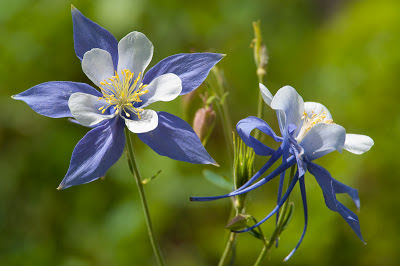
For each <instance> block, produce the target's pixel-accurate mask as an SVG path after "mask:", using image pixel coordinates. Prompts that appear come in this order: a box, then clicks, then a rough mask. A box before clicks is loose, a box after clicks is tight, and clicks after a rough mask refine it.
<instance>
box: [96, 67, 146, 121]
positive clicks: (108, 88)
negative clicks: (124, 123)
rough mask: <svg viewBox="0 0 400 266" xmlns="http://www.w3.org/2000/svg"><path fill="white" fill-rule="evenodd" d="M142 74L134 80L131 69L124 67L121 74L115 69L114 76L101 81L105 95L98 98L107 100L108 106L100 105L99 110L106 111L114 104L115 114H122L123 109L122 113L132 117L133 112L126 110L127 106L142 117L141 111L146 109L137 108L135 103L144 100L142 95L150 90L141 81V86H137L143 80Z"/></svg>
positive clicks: (102, 91) (101, 88)
mask: <svg viewBox="0 0 400 266" xmlns="http://www.w3.org/2000/svg"><path fill="white" fill-rule="evenodd" d="M141 76H142V73H141V72H140V73H139V74H138V76H137V77H136V78H135V79H134V80H133V77H134V73H132V72H131V71H130V70H129V69H124V70H121V73H120V75H119V74H118V72H117V71H115V73H114V76H112V77H110V78H107V79H105V80H104V81H102V82H100V85H102V86H101V87H100V90H101V93H102V94H103V97H99V99H98V100H101V99H103V100H105V101H106V102H107V106H106V105H104V106H103V107H100V108H99V111H102V113H104V112H105V110H106V109H107V108H109V107H110V106H113V108H114V110H115V114H121V109H122V113H124V114H125V115H126V117H131V114H130V113H128V112H127V110H125V108H127V109H128V110H129V111H130V112H132V113H134V114H135V115H137V116H138V118H139V119H140V118H141V115H140V112H142V111H144V110H143V109H141V108H135V107H134V104H135V103H137V102H142V100H141V99H140V97H141V96H142V95H144V94H146V93H148V92H149V91H148V90H144V88H145V87H146V86H147V85H143V83H140V84H139V86H137V84H138V82H139V80H141Z"/></svg>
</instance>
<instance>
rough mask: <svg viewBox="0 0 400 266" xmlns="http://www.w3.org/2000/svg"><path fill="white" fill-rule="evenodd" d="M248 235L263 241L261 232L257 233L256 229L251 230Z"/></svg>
mask: <svg viewBox="0 0 400 266" xmlns="http://www.w3.org/2000/svg"><path fill="white" fill-rule="evenodd" d="M248 233H249V234H250V235H252V236H254V237H255V238H257V239H260V240H263V237H262V235H261V234H260V232H257V231H256V229H255V228H254V229H251V230H250V231H249V232H248Z"/></svg>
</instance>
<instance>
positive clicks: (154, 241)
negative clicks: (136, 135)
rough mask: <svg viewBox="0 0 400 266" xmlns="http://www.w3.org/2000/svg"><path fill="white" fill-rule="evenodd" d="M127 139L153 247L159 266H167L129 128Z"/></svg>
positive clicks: (130, 165) (130, 162)
mask: <svg viewBox="0 0 400 266" xmlns="http://www.w3.org/2000/svg"><path fill="white" fill-rule="evenodd" d="M125 137H126V146H127V147H128V149H127V154H128V164H129V169H130V170H131V172H132V175H133V176H134V177H135V180H136V185H137V187H138V190H139V195H140V200H141V203H142V207H143V212H144V216H145V219H146V225H147V230H148V232H149V238H150V242H151V246H152V248H153V252H154V255H155V256H156V259H157V263H158V265H160V266H163V265H165V263H164V260H163V257H162V255H161V250H160V246H159V244H158V242H157V239H156V236H155V234H154V230H153V225H152V223H151V218H150V211H149V207H148V205H147V199H146V193H145V191H144V187H143V183H142V179H141V177H140V172H139V169H138V167H137V164H136V161H135V156H134V153H133V147H132V140H131V136H130V131H129V129H128V128H125Z"/></svg>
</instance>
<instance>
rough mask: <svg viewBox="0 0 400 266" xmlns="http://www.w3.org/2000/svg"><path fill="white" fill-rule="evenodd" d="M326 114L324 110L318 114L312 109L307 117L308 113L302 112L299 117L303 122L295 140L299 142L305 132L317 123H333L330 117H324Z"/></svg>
mask: <svg viewBox="0 0 400 266" xmlns="http://www.w3.org/2000/svg"><path fill="white" fill-rule="evenodd" d="M327 114H328V113H327V112H326V111H324V112H321V113H319V114H316V113H314V111H312V112H311V116H310V117H309V116H308V114H307V113H306V112H304V113H303V116H302V118H301V119H302V120H303V124H302V126H301V128H300V132H299V134H298V135H297V138H296V139H297V141H298V142H301V141H302V140H303V138H304V136H305V135H306V134H307V132H308V131H309V130H310V129H311V128H313V127H314V126H315V125H316V124H318V123H326V124H334V123H333V120H332V119H326V116H327Z"/></svg>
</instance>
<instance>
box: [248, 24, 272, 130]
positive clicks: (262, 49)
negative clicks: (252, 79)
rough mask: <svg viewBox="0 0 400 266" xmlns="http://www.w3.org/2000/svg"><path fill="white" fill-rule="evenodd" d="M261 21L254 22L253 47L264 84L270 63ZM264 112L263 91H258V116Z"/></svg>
mask: <svg viewBox="0 0 400 266" xmlns="http://www.w3.org/2000/svg"><path fill="white" fill-rule="evenodd" d="M260 24H261V23H260V21H259V20H258V21H255V22H253V31H254V39H253V41H252V44H251V47H252V48H253V53H254V61H255V63H256V66H257V71H256V72H257V77H258V83H262V84H264V81H265V76H266V75H267V64H268V54H267V47H266V46H265V44H264V43H263V40H262V36H261V26H260ZM263 114H264V101H263V98H262V95H261V92H259V93H258V101H257V117H258V118H262V117H263ZM259 134H260V133H259V132H258V131H257V132H256V133H255V138H258V136H259Z"/></svg>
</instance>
